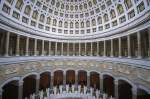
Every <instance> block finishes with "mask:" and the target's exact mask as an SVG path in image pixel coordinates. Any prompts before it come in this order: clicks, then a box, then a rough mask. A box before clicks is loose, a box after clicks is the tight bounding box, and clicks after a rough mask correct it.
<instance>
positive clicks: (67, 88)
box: [66, 85, 69, 93]
mask: <svg viewBox="0 0 150 99" xmlns="http://www.w3.org/2000/svg"><path fill="white" fill-rule="evenodd" d="M66 91H67V93H68V92H69V85H66Z"/></svg>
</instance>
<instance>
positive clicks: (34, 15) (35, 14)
mask: <svg viewBox="0 0 150 99" xmlns="http://www.w3.org/2000/svg"><path fill="white" fill-rule="evenodd" d="M37 17H38V11H37V10H36V11H33V14H32V18H33V19H37Z"/></svg>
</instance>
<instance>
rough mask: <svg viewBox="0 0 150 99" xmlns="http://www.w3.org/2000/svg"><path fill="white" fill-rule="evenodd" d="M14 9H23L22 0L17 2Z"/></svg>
mask: <svg viewBox="0 0 150 99" xmlns="http://www.w3.org/2000/svg"><path fill="white" fill-rule="evenodd" d="M15 7H16V8H17V9H18V10H20V11H21V9H22V7H23V0H18V1H17V3H16V5H15Z"/></svg>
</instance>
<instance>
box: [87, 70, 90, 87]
mask: <svg viewBox="0 0 150 99" xmlns="http://www.w3.org/2000/svg"><path fill="white" fill-rule="evenodd" d="M87 87H88V88H90V73H89V72H87Z"/></svg>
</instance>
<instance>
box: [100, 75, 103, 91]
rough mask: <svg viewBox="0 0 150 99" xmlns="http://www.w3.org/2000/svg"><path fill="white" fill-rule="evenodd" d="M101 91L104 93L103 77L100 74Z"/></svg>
mask: <svg viewBox="0 0 150 99" xmlns="http://www.w3.org/2000/svg"><path fill="white" fill-rule="evenodd" d="M100 90H101V91H103V75H102V74H100Z"/></svg>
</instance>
